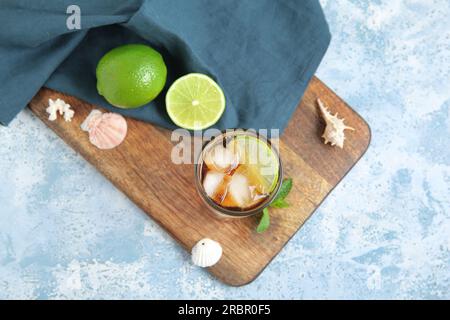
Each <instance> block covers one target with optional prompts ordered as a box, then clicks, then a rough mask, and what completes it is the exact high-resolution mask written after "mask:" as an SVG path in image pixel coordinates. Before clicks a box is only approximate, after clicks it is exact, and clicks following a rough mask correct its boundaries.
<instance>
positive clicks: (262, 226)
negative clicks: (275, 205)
mask: <svg viewBox="0 0 450 320" xmlns="http://www.w3.org/2000/svg"><path fill="white" fill-rule="evenodd" d="M269 226H270V215H269V209H267V208H264V210H263V215H262V217H261V221H260V222H259V225H258V227H257V228H256V232H258V233H263V232H264V231H266V230H267V229H268V228H269Z"/></svg>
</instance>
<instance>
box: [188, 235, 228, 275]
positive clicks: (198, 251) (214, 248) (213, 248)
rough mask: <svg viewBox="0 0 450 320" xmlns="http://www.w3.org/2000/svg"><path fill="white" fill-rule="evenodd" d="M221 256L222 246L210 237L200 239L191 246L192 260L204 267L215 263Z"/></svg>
mask: <svg viewBox="0 0 450 320" xmlns="http://www.w3.org/2000/svg"><path fill="white" fill-rule="evenodd" d="M221 257H222V247H221V246H220V244H219V243H218V242H216V241H214V240H211V239H202V240H200V241H199V242H197V244H196V245H195V246H194V247H193V248H192V262H193V263H194V264H195V265H196V266H199V267H202V268H206V267H211V266H213V265H215V264H216V263H217V262H218V261H219V260H220V258H221Z"/></svg>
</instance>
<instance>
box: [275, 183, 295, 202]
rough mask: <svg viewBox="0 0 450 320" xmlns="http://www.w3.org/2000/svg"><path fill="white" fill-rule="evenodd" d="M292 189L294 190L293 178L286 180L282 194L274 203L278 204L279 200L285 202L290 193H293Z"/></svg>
mask: <svg viewBox="0 0 450 320" xmlns="http://www.w3.org/2000/svg"><path fill="white" fill-rule="evenodd" d="M291 189H292V178H289V179H284V180H283V183H282V184H281V188H280V192H279V193H278V195H277V197H276V198H275V200H274V202H277V201H279V200H284V198H286V197H287V195H288V194H289V192H291Z"/></svg>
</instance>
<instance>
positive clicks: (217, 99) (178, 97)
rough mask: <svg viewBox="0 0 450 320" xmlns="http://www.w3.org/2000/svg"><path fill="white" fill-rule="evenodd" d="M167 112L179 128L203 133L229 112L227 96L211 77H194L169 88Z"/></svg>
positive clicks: (201, 75)
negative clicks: (226, 108) (226, 102)
mask: <svg viewBox="0 0 450 320" xmlns="http://www.w3.org/2000/svg"><path fill="white" fill-rule="evenodd" d="M166 108H167V113H168V114H169V117H170V119H172V121H173V122H174V123H175V124H176V125H177V126H179V127H181V128H185V129H189V130H201V129H205V128H208V127H211V126H212V125H214V124H215V123H216V122H217V121H219V119H220V117H221V116H222V114H223V112H224V110H225V95H224V94H223V91H222V89H221V88H220V87H219V85H218V84H217V83H216V82H215V81H214V80H213V79H211V78H210V77H208V76H206V75H204V74H199V73H191V74H188V75H185V76H183V77H181V78H179V79H178V80H176V81H175V82H174V83H173V84H172V86H171V87H170V88H169V91H168V92H167V95H166Z"/></svg>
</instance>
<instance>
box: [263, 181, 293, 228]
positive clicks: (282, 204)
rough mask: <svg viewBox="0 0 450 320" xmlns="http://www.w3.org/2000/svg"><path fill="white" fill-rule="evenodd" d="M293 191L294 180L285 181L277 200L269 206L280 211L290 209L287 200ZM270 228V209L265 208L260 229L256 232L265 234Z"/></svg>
mask: <svg viewBox="0 0 450 320" xmlns="http://www.w3.org/2000/svg"><path fill="white" fill-rule="evenodd" d="M291 190H292V178H289V179H285V180H284V181H283V183H282V184H281V187H280V192H279V193H278V195H277V197H276V198H275V200H274V201H273V202H272V203H271V204H270V205H269V207H272V208H278V209H282V208H288V207H289V203H287V202H286V200H285V198H286V197H287V196H288V194H289V192H291ZM269 226H270V214H269V209H268V208H264V210H263V214H262V217H261V221H260V222H259V224H258V227H257V228H256V232H258V233H263V232H265V231H266V230H267V229H269Z"/></svg>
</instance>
